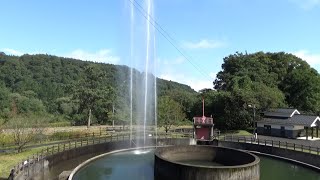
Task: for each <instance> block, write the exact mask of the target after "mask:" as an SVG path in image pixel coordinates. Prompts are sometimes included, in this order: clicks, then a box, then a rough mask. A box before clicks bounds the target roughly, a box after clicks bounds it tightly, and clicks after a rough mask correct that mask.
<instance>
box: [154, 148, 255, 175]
mask: <svg viewBox="0 0 320 180" xmlns="http://www.w3.org/2000/svg"><path fill="white" fill-rule="evenodd" d="M184 146H199V147H201V146H203V147H217V148H221V149H230V150H235V151H241V152H243V153H246V154H249V155H251V156H253V157H254V159H255V160H254V161H253V162H250V163H247V164H242V165H235V166H202V165H194V164H188V163H181V162H176V161H172V160H169V159H167V158H164V157H162V156H160V155H159V152H158V151H157V150H156V151H155V152H154V155H155V156H157V158H159V159H162V160H164V161H167V162H170V163H173V164H178V165H182V166H188V167H199V168H204V169H238V168H246V167H251V166H255V165H257V164H259V163H260V158H259V157H258V156H256V155H255V154H253V153H251V152H249V151H244V150H239V149H235V148H226V147H221V146H213V145H184ZM162 147H170V146H162Z"/></svg>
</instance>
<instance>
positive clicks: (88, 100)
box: [73, 65, 114, 126]
mask: <svg viewBox="0 0 320 180" xmlns="http://www.w3.org/2000/svg"><path fill="white" fill-rule="evenodd" d="M84 72H85V77H84V78H82V79H81V81H79V83H77V84H76V86H75V87H74V94H73V98H74V99H75V100H76V101H77V102H78V104H79V108H78V110H77V116H75V117H77V119H76V120H77V122H76V123H77V124H84V123H85V122H86V119H87V120H89V119H90V118H91V117H89V115H90V114H91V113H90V111H91V112H92V114H93V115H98V114H99V113H101V112H98V111H97V110H98V108H97V107H96V106H97V105H99V106H100V107H102V108H103V109H109V108H110V106H111V105H112V99H114V98H113V96H114V91H113V88H112V87H110V86H102V83H101V82H103V81H104V80H105V78H106V76H105V74H104V73H103V72H102V71H101V70H100V69H99V67H98V66H96V65H89V66H86V67H85V71H84ZM79 115H82V116H79ZM104 116H105V117H107V114H104ZM89 125H90V122H89ZM89 125H88V126H89Z"/></svg>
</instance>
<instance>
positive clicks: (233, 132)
mask: <svg viewBox="0 0 320 180" xmlns="http://www.w3.org/2000/svg"><path fill="white" fill-rule="evenodd" d="M221 135H235V136H250V135H252V133H250V132H248V131H246V130H230V131H226V132H224V133H221Z"/></svg>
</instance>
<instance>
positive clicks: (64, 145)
mask: <svg viewBox="0 0 320 180" xmlns="http://www.w3.org/2000/svg"><path fill="white" fill-rule="evenodd" d="M65 150H66V143H63V151H65Z"/></svg>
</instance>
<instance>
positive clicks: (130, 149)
mask: <svg viewBox="0 0 320 180" xmlns="http://www.w3.org/2000/svg"><path fill="white" fill-rule="evenodd" d="M168 146H171V145H168ZM157 147H167V146H144V147H136V148H126V149H118V150H114V151H110V152H107V153H103V154H100V155H97V156H94V157H92V158H90V159H87V160H86V161H84V162H82V163H81V164H79V165H78V166H77V167H75V168H74V169H73V170H72V171H71V174H70V176H69V177H68V180H73V176H74V175H75V174H76V173H77V172H78V171H79V170H80V169H82V168H84V167H85V166H86V165H88V164H89V163H91V162H93V161H95V160H97V159H100V158H103V157H104V156H107V155H110V154H114V153H119V152H124V151H133V150H139V149H156V148H157Z"/></svg>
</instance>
